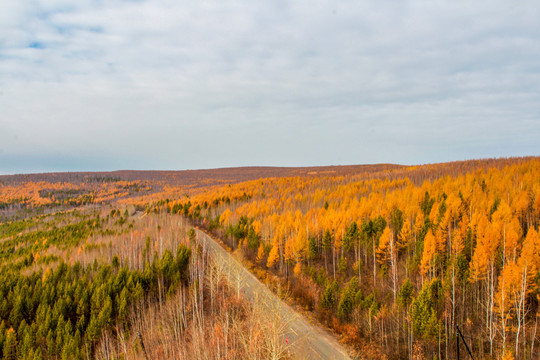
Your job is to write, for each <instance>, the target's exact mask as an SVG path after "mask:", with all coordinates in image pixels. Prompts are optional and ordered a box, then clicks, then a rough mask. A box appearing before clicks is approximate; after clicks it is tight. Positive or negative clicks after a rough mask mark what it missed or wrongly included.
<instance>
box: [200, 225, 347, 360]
mask: <svg viewBox="0 0 540 360" xmlns="http://www.w3.org/2000/svg"><path fill="white" fill-rule="evenodd" d="M197 236H198V238H199V240H200V241H201V242H203V243H205V244H206V245H207V248H208V251H209V252H210V254H212V255H213V256H215V258H216V261H217V262H218V263H219V264H220V265H221V266H222V269H223V271H224V272H225V274H227V276H228V277H229V280H230V281H231V282H232V284H233V285H234V286H238V287H239V288H240V289H241V292H242V294H243V295H244V297H246V298H247V299H248V300H254V299H256V298H257V299H258V300H261V301H262V304H263V306H264V307H266V310H267V311H269V312H271V313H274V314H275V316H278V317H280V318H281V319H282V320H283V321H284V322H285V323H286V324H287V328H286V329H285V331H284V334H283V341H284V342H286V343H287V342H288V344H289V345H288V346H289V347H290V350H291V351H292V352H293V353H294V354H295V355H296V356H297V357H298V358H299V359H326V360H331V359H334V360H338V359H350V357H349V356H348V355H347V351H346V350H345V348H344V347H343V346H342V345H341V344H340V343H338V342H337V341H336V339H334V338H333V337H332V336H331V335H330V334H328V333H326V332H325V331H324V330H322V329H320V328H319V327H317V326H314V325H311V324H310V323H309V322H308V320H307V319H306V318H305V317H304V316H303V315H301V314H299V313H297V312H296V311H294V310H293V309H292V308H291V307H290V306H289V305H287V304H286V303H284V302H283V301H282V300H281V299H279V298H278V297H277V296H276V295H274V293H272V292H271V291H270V290H269V289H268V288H267V287H266V285H264V284H263V283H261V282H260V281H259V280H258V279H257V278H256V277H255V276H254V275H253V274H251V273H250V272H249V271H248V270H247V269H246V268H245V267H244V266H243V265H242V264H241V263H240V262H239V261H237V260H236V259H235V258H234V257H232V255H231V254H229V253H228V252H227V251H226V250H225V249H223V248H222V247H221V245H219V244H218V243H217V242H216V241H215V240H214V239H212V238H211V237H210V236H208V235H207V234H206V233H205V232H203V231H201V230H197Z"/></svg>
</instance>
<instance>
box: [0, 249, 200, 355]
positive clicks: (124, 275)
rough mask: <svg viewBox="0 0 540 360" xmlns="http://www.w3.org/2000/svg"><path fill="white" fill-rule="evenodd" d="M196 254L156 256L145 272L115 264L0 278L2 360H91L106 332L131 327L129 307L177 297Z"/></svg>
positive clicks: (9, 273)
mask: <svg viewBox="0 0 540 360" xmlns="http://www.w3.org/2000/svg"><path fill="white" fill-rule="evenodd" d="M190 257H191V250H190V249H189V248H187V247H185V246H183V245H180V246H179V247H178V249H177V252H176V254H174V255H173V254H172V253H171V252H170V251H168V250H166V251H165V252H164V253H163V256H162V257H161V258H158V257H157V255H155V256H154V259H153V261H152V263H147V265H146V266H145V268H144V270H143V271H133V270H129V269H128V268H127V267H121V266H120V262H119V260H118V258H116V257H115V258H113V261H112V263H111V264H103V263H98V262H97V261H96V262H94V264H93V265H92V266H91V267H86V268H83V267H82V266H81V265H80V264H78V263H76V264H74V265H73V266H70V265H67V264H65V263H63V262H62V263H60V264H59V265H58V266H57V267H56V268H55V269H53V270H47V271H45V272H43V271H39V272H34V273H32V274H31V275H23V274H21V273H20V272H17V271H3V272H2V273H1V274H0V299H2V300H1V303H0V358H2V359H24V360H26V359H28V360H37V359H86V358H88V357H92V356H93V353H94V347H95V345H96V344H97V343H98V341H99V339H100V337H101V334H102V332H103V331H104V330H112V329H113V327H115V326H118V325H123V326H125V327H127V328H129V324H128V322H127V320H128V317H127V315H128V313H129V310H130V307H131V306H132V305H133V304H135V303H137V302H139V301H141V300H142V299H144V298H148V297H150V298H152V297H156V296H158V293H160V294H161V293H164V294H170V295H173V294H174V292H175V291H176V289H177V288H178V286H179V285H180V284H182V283H185V282H186V281H187V280H188V267H189V263H190Z"/></svg>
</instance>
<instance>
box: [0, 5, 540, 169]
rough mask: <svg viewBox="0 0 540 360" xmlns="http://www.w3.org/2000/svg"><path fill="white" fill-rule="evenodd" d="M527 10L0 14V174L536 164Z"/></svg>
mask: <svg viewBox="0 0 540 360" xmlns="http://www.w3.org/2000/svg"><path fill="white" fill-rule="evenodd" d="M538 19H540V3H539V2H538V1H537V0H531V1H519V2H514V1H507V0H504V1H494V0H490V1H482V0H477V1H476V0H475V1H470V0H468V1H459V0H458V1H456V0H454V1H403V0H399V1H398V0H396V1H358V0H354V1H318V0H309V1H308V0H306V1H303V0H293V1H285V0H284V1H281V0H264V1H263V0H237V1H223V0H216V1H205V0H201V1H178V0H148V1H142V0H141V1H117V0H103V1H87V0H77V1H73V0H29V1H0V173H3V174H9V173H20V172H42V171H61V170H69V171H77V170H114V169H195V168H213V167H225V166H243V165H276V166H302V165H327V164H362V163H378V162H391V163H401V164H421V163H429V162H441V161H449V160H459V159H471V158H483V157H500V156H521V155H540V25H539V22H538V21H539V20H538Z"/></svg>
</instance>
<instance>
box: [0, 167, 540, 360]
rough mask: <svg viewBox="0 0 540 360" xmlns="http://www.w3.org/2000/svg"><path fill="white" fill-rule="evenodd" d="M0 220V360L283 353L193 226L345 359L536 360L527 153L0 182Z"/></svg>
mask: <svg viewBox="0 0 540 360" xmlns="http://www.w3.org/2000/svg"><path fill="white" fill-rule="evenodd" d="M0 221H1V223H0V259H1V263H0V295H1V296H0V358H1V359H32V360H33V359H87V358H96V359H106V358H107V359H108V358H115V359H116V358H118V359H132V358H133V359H145V358H146V359H148V358H152V359H153V358H182V359H193V358H212V359H213V358H215V359H225V358H229V359H248V358H249V359H267V358H273V359H280V358H281V359H289V358H296V357H297V354H296V355H295V353H294V352H291V351H289V350H288V348H287V342H288V340H287V342H283V341H282V340H283V339H282V338H283V336H284V335H283V334H284V333H283V324H281V323H279V321H278V320H276V319H271V320H270V319H268V314H265V312H264V311H258V310H257V304H254V303H253V302H251V303H250V302H249V301H247V300H246V299H245V298H243V297H242V295H241V294H240V293H239V291H235V285H234V283H233V282H231V281H230V279H229V280H228V279H226V277H223V276H220V275H219V271H218V268H219V264H215V263H213V260H212V259H211V257H210V256H209V255H208V254H207V253H206V252H205V251H204V249H203V248H202V247H201V244H200V243H198V236H197V235H196V232H195V229H201V230H203V231H205V232H207V233H209V234H212V235H213V237H214V238H216V239H218V240H219V241H221V242H222V243H223V246H225V247H226V248H227V249H228V250H229V251H230V252H231V253H232V254H233V255H234V256H235V257H237V258H238V259H240V260H241V261H242V263H243V264H244V265H245V266H246V267H247V268H249V269H250V271H251V272H252V273H253V274H254V275H255V276H256V277H257V278H258V279H259V280H261V281H262V282H263V283H264V284H266V285H267V286H268V287H269V288H270V289H272V291H274V292H275V293H276V294H277V295H278V296H279V297H281V298H282V299H283V300H284V301H286V302H287V303H289V304H290V305H291V306H293V308H294V309H296V310H297V311H298V312H300V313H302V314H304V315H306V316H307V317H309V318H310V319H312V321H313V323H314V324H315V325H316V326H320V327H322V328H324V329H326V330H327V331H328V332H330V333H332V334H333V336H335V337H336V338H337V339H338V340H339V342H341V343H342V344H344V345H345V346H346V347H347V348H348V349H349V352H350V354H351V356H357V357H358V358H362V359H364V358H365V359H428V358H430V359H431V358H433V359H455V358H457V352H458V351H460V352H461V356H464V354H467V351H468V350H470V351H471V353H472V355H473V356H474V358H475V359H537V358H539V357H540V348H539V346H540V344H539V341H540V329H539V324H538V321H539V317H540V235H539V226H540V159H539V158H534V157H529V158H502V159H485V160H473V161H463V162H451V163H441V164H432V165H421V166H397V165H386V164H383V165H372V166H343V167H339V166H337V167H320V168H318V167H314V168H275V169H274V168H239V169H217V170H214V171H186V172H112V173H65V174H62V173H57V174H38V175H26V176H22V175H19V176H0ZM236 290H237V289H236ZM458 327H459V329H460V331H461V334H462V336H459V337H458V333H457V329H458ZM203 334H204V335H203ZM246 334H249V336H248V337H247V338H246ZM458 349H459V350H458ZM295 356H296V357H295Z"/></svg>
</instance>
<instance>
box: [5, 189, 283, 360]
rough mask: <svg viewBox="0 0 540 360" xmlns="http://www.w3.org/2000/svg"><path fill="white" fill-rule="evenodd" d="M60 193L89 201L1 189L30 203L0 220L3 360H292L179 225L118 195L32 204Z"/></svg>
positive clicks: (278, 335) (278, 334) (277, 329)
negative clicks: (122, 201)
mask: <svg viewBox="0 0 540 360" xmlns="http://www.w3.org/2000/svg"><path fill="white" fill-rule="evenodd" d="M100 182H101V183H105V184H110V183H114V184H115V186H118V181H117V180H114V181H110V182H109V181H105V182H104V181H100ZM121 186H122V188H123V187H124V186H126V185H125V184H122V185H121ZM68 187H69V188H72V190H73V191H72V193H73V194H76V196H85V195H88V194H89V192H90V191H89V190H88V189H87V188H85V187H86V185H84V184H83V185H82V186H80V185H76V184H63V185H61V186H58V185H57V184H49V183H28V184H24V185H22V186H21V187H20V188H17V187H13V186H5V187H3V188H2V187H0V194H2V198H3V199H9V198H10V197H13V196H19V195H20V194H21V193H27V194H29V195H28V196H25V197H24V198H23V199H25V200H24V201H20V202H18V204H16V205H15V206H13V202H12V205H10V206H9V208H7V207H6V208H3V209H1V210H0V211H3V213H2V215H3V217H4V219H5V220H4V221H2V222H1V223H0V259H1V262H0V359H6V360H7V359H9V360H12V359H24V360H26V359H28V360H34V359H36V360H37V359H55V360H57V359H111V358H115V359H158V358H178V359H194V358H203V357H204V358H207V359H235V358H238V357H241V358H245V359H254V360H257V359H267V358H276V359H292V358H293V357H292V356H291V355H290V354H289V351H288V350H287V349H286V347H285V346H284V343H283V341H282V328H283V325H282V324H281V323H280V322H279V321H276V320H275V319H273V318H269V317H268V316H267V315H266V314H264V313H263V312H261V311H259V310H258V304H254V303H249V302H247V301H246V300H244V299H243V298H242V297H240V296H238V295H237V292H236V291H235V289H234V287H233V285H232V284H231V283H230V281H228V279H227V278H226V277H225V276H224V275H223V274H222V273H221V272H220V270H219V267H216V266H215V264H214V263H213V260H212V259H211V258H209V256H208V254H207V253H206V252H205V250H204V247H202V246H201V244H199V243H198V242H197V239H196V237H195V235H194V234H195V232H194V230H193V229H192V228H191V227H190V226H189V224H188V223H185V222H183V221H182V222H179V221H178V219H177V218H176V219H173V218H172V217H171V216H170V215H145V214H142V213H141V212H137V211H136V210H135V209H134V208H130V209H128V208H125V207H124V208H118V207H116V200H118V198H122V197H124V196H125V195H126V194H125V193H124V192H117V193H116V195H114V194H113V195H114V197H113V198H111V199H108V200H103V198H102V197H100V198H99V200H98V201H99V203H97V204H93V206H90V207H88V206H87V204H74V202H70V201H63V202H62V201H56V202H52V203H50V202H47V203H43V202H40V201H39V199H40V197H41V196H42V195H43V194H48V193H50V192H51V191H58V189H59V188H64V189H65V188H68ZM28 189H32V191H31V192H30V193H28ZM108 189H109V188H108V186H106V187H105V190H106V191H108ZM94 195H95V193H94V194H93V195H92V196H94ZM36 200H37V201H36ZM20 205H23V206H20ZM7 219H9V220H7ZM208 329H211V330H212V331H210V332H209V331H208ZM203 334H204V335H203ZM245 334H255V336H254V337H252V338H250V339H249V341H246V340H247V339H246V337H245Z"/></svg>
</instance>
